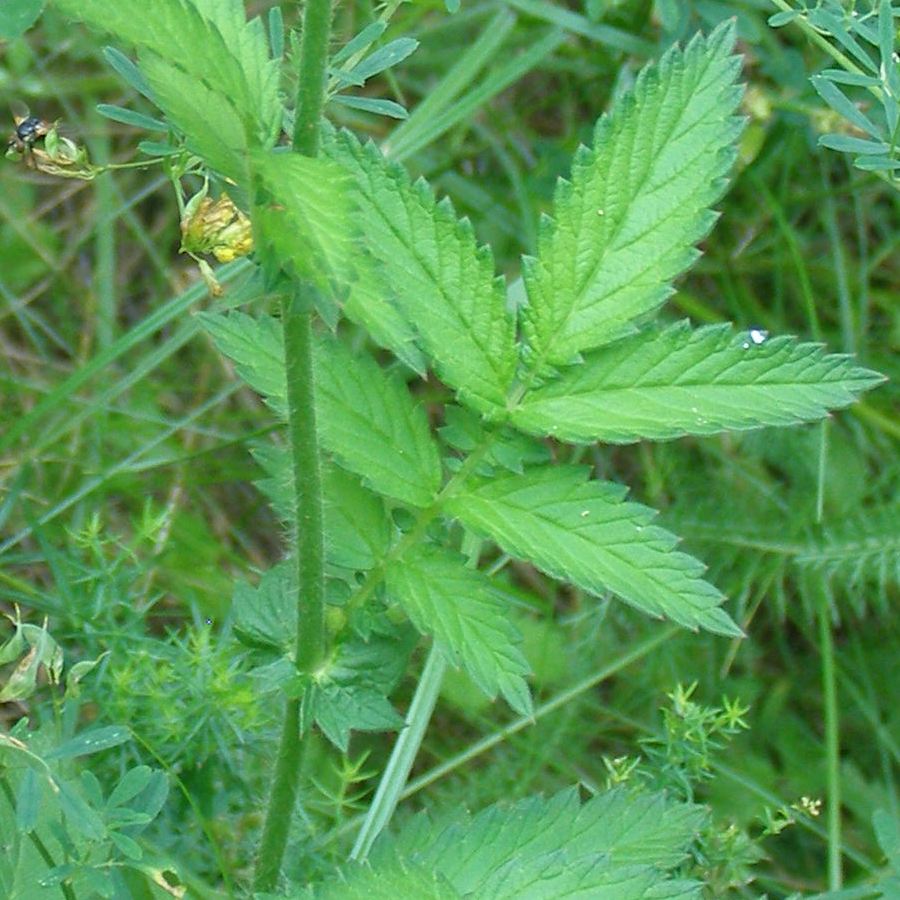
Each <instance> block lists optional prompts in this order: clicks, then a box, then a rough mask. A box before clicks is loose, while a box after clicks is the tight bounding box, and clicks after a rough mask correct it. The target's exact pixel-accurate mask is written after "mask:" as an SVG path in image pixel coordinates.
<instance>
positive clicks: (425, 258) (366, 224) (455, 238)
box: [325, 132, 516, 411]
mask: <svg viewBox="0 0 900 900" xmlns="http://www.w3.org/2000/svg"><path fill="white" fill-rule="evenodd" d="M325 152H326V154H327V155H328V156H329V157H330V158H331V159H333V160H335V161H337V162H339V163H340V164H341V165H342V166H343V167H344V168H345V169H346V171H347V172H349V173H350V175H351V176H352V178H353V179H354V183H355V186H356V191H355V199H356V201H357V204H358V206H359V212H360V217H361V228H362V230H363V232H364V234H365V237H366V242H367V247H368V249H369V250H370V252H371V253H372V255H373V256H374V257H375V258H376V259H377V260H378V261H379V263H380V265H381V266H382V271H383V274H384V276H385V283H386V284H387V285H388V286H389V287H390V289H391V300H392V301H393V303H394V304H395V305H396V307H397V308H398V309H399V310H400V312H401V313H402V314H403V316H404V318H405V319H406V320H407V321H408V322H409V323H410V325H412V326H413V327H414V328H415V330H416V331H417V333H418V335H419V337H420V345H421V347H422V349H423V350H424V351H425V352H426V353H427V354H428V356H429V357H430V358H431V359H432V360H433V361H434V366H435V369H436V371H437V373H438V375H440V377H441V378H442V379H443V380H444V381H445V382H447V384H449V385H450V386H451V387H453V388H455V389H456V390H457V391H458V392H459V395H460V397H461V399H463V400H464V401H465V402H467V403H469V404H470V405H472V406H473V407H475V408H476V409H478V410H479V411H490V410H495V409H497V408H498V407H502V406H503V404H504V403H505V399H506V393H507V389H508V387H509V385H510V383H511V381H512V377H513V373H514V371H515V366H516V349H515V333H514V323H513V319H512V317H511V316H510V315H509V313H508V312H507V310H506V295H505V291H504V287H503V280H502V279H501V278H497V277H496V275H495V272H494V261H493V256H492V255H491V252H490V250H489V249H488V248H486V247H479V246H478V245H477V243H476V241H475V236H474V233H473V231H472V226H471V225H470V224H469V222H468V221H467V220H465V219H463V220H459V219H457V218H456V215H455V213H454V211H453V207H452V206H451V204H450V203H449V201H447V200H444V201H442V202H441V203H436V202H435V199H434V196H433V195H432V193H431V191H430V189H429V188H428V185H426V184H425V182H424V181H417V182H415V183H412V182H411V181H410V179H409V176H408V175H407V174H406V172H404V171H403V169H401V168H400V167H399V166H396V165H392V164H389V163H387V162H386V161H385V160H384V158H383V157H382V156H381V154H380V153H379V152H378V150H377V148H376V147H375V146H374V145H373V144H367V145H365V146H364V145H362V144H360V143H359V141H357V140H356V138H355V137H353V136H352V135H350V134H348V133H347V132H341V133H339V134H338V135H336V136H335V137H333V138H332V139H330V140H328V141H327V146H326V151H325Z"/></svg>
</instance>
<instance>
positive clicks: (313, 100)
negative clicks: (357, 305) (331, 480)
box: [254, 0, 331, 891]
mask: <svg viewBox="0 0 900 900" xmlns="http://www.w3.org/2000/svg"><path fill="white" fill-rule="evenodd" d="M330 31H331V0H306V6H305V8H304V11H303V34H302V38H301V43H300V68H299V80H298V87H297V103H296V114H295V115H296V118H295V124H294V142H293V146H294V150H295V151H296V152H297V153H301V154H303V155H304V156H315V155H316V154H317V153H318V151H319V123H320V119H321V116H322V107H323V104H324V99H325V71H326V64H327V62H328V40H329V36H330ZM295 287H296V290H295V292H294V293H293V294H291V295H286V296H285V297H284V298H283V299H282V306H281V317H282V318H281V320H282V325H283V328H284V357H285V370H286V376H287V401H288V404H287V405H288V437H289V440H290V451H291V463H292V471H293V481H294V505H295V510H296V519H297V644H296V665H297V669H298V671H299V672H300V673H301V674H309V673H312V672H314V671H315V669H316V668H317V667H318V666H319V664H320V663H321V661H322V659H323V658H324V656H325V580H324V574H323V568H324V548H323V539H322V476H321V469H320V464H319V442H318V435H317V433H316V415H315V384H314V382H313V364H312V311H313V304H312V302H311V298H310V297H309V296H303V295H301V291H302V292H303V294H306V293H308V291H309V290H311V288H309V287H308V286H300V285H297V286H295ZM300 703H301V700H300V699H299V698H296V699H295V698H289V699H288V700H287V702H286V705H285V713H284V722H283V724H282V729H281V739H280V741H279V745H278V756H277V759H276V763H275V774H274V777H273V779H272V792H271V795H270V797H269V806H268V809H267V811H266V823H265V826H264V828H263V836H262V840H261V842H260V848H259V858H258V859H257V863H256V874H255V878H254V887H255V889H256V890H257V891H270V890H273V889H274V888H275V887H276V885H277V882H278V875H279V872H280V871H281V861H282V859H283V857H284V850H285V847H286V846H287V839H288V833H289V830H290V823H291V815H292V813H293V810H294V803H295V801H296V798H297V786H298V781H299V777H300V765H301V759H302V756H303V745H302V742H301V736H300Z"/></svg>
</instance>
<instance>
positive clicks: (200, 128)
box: [141, 52, 248, 184]
mask: <svg viewBox="0 0 900 900" xmlns="http://www.w3.org/2000/svg"><path fill="white" fill-rule="evenodd" d="M141 71H142V72H143V74H144V76H145V77H146V79H147V81H148V82H149V84H150V86H151V87H152V89H153V99H154V101H155V102H156V103H157V104H158V106H159V107H160V109H162V110H164V111H165V113H166V116H167V117H168V119H169V121H170V122H171V123H172V124H173V125H174V126H175V127H177V128H179V129H180V130H181V131H182V132H184V135H185V143H186V145H187V147H188V149H189V150H190V151H191V152H192V153H196V154H197V155H198V156H202V157H203V159H204V161H205V162H206V163H207V165H209V167H210V168H212V169H215V170H216V171H217V172H219V173H221V174H222V175H224V176H225V177H227V178H231V179H232V180H233V181H236V182H237V183H238V184H246V183H247V150H248V144H247V135H246V132H245V129H244V123H243V121H242V120H241V117H240V114H239V113H238V110H237V108H236V107H235V105H234V102H233V101H232V100H231V99H230V98H229V97H228V96H227V95H226V94H223V93H221V92H219V91H215V90H213V89H211V88H209V87H208V86H207V85H206V84H204V83H203V82H202V81H200V80H198V79H197V78H196V77H195V76H193V75H190V74H188V73H187V72H184V71H183V70H182V69H181V68H179V67H178V66H177V65H176V64H174V63H171V62H169V61H167V60H165V59H163V58H162V57H160V56H156V55H155V54H152V53H146V52H145V53H143V54H142V55H141Z"/></svg>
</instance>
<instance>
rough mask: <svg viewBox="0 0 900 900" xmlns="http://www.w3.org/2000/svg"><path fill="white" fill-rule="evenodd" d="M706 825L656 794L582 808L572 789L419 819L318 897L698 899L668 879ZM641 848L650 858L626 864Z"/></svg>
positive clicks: (620, 794)
mask: <svg viewBox="0 0 900 900" xmlns="http://www.w3.org/2000/svg"><path fill="white" fill-rule="evenodd" d="M703 817H704V813H703V811H702V810H701V809H700V808H699V807H696V806H688V805H681V804H674V803H672V802H671V801H669V800H667V799H666V798H665V796H664V795H662V794H651V795H645V796H641V795H637V796H636V795H634V794H633V793H629V792H626V791H624V790H614V791H609V792H606V793H603V794H599V795H597V796H596V797H594V798H592V799H591V800H589V801H588V802H586V803H584V804H582V803H580V801H579V799H578V794H577V791H575V790H574V789H570V790H565V791H562V792H560V793H559V794H556V795H555V796H553V797H549V798H545V797H528V798H526V799H524V800H519V801H518V802H516V803H514V804H505V803H499V804H496V805H494V806H491V807H488V808H487V809H485V810H482V811H481V812H479V813H477V814H475V815H472V814H471V813H469V812H468V811H466V810H463V809H458V810H453V811H451V812H449V813H445V814H443V815H442V816H440V817H439V818H436V817H432V816H430V815H429V814H427V813H420V814H419V815H418V816H416V817H415V818H414V819H412V820H411V821H410V822H408V823H407V824H406V826H405V827H404V829H403V830H402V831H401V833H400V834H399V835H398V836H397V837H396V838H386V839H384V840H383V841H382V842H381V844H380V845H379V846H378V847H376V848H375V850H374V852H373V854H372V856H371V857H370V861H369V862H370V864H369V865H367V866H365V867H362V866H357V867H350V868H348V869H347V870H346V873H345V874H346V877H347V884H344V883H341V885H340V887H341V891H340V892H337V891H335V890H333V889H331V888H330V887H326V888H324V889H323V890H322V891H321V892H319V893H316V894H315V896H316V897H320V898H330V897H334V898H337V897H341V898H343V897H360V898H362V897H372V896H374V897H388V896H396V897H411V896H415V897H417V898H418V897H446V896H449V897H491V898H510V900H513V898H515V900H518V898H535V900H538V898H546V897H597V898H602V900H641V898H647V900H649V898H651V897H652V898H656V900H659V898H663V897H666V898H681V900H688V898H698V897H699V896H700V886H699V885H698V884H697V883H695V882H689V881H681V880H672V879H670V878H668V877H667V874H666V871H665V870H666V869H667V868H671V867H673V866H674V865H675V864H677V862H678V861H679V860H680V859H682V858H683V857H684V855H685V851H686V849H687V847H688V846H689V844H690V842H691V839H692V838H693V836H694V834H695V831H696V829H697V827H698V826H699V824H700V823H701V821H702V819H703ZM642 843H644V844H646V846H647V847H648V850H647V852H646V853H644V854H643V856H642V857H641V861H640V863H639V864H637V863H632V862H631V859H632V858H634V857H635V856H637V855H638V854H639V852H640V850H639V848H640V845H641V844H642ZM425 873H430V875H431V877H432V878H433V879H434V882H433V884H428V883H427V882H426V881H425V880H424V875H425ZM348 888H349V890H348ZM412 889H415V890H420V891H425V892H424V893H410V890H412ZM367 890H368V891H371V892H372V893H371V894H369V893H366V891H367ZM388 890H393V891H394V893H393V895H391V894H388V893H386V891H388Z"/></svg>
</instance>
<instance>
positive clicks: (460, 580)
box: [385, 546, 531, 715]
mask: <svg viewBox="0 0 900 900" xmlns="http://www.w3.org/2000/svg"><path fill="white" fill-rule="evenodd" d="M385 581H386V586H387V591H388V593H389V594H390V596H392V597H393V598H394V599H396V600H397V601H398V602H399V603H400V605H401V606H402V607H403V609H404V610H405V611H406V613H407V615H408V616H409V618H410V619H411V620H412V623H413V625H415V626H416V628H417V629H418V630H419V631H421V632H423V633H424V634H429V635H432V636H433V637H434V640H435V641H436V642H437V644H438V646H439V647H440V648H441V650H442V652H443V653H444V655H445V656H446V657H447V659H448V661H449V662H450V663H451V664H453V665H456V666H460V665H461V666H462V667H463V668H464V669H465V670H466V672H468V674H469V675H470V676H471V677H472V680H473V681H474V682H475V683H476V684H477V685H478V686H479V687H480V688H481V689H482V690H483V691H484V692H485V693H486V694H487V695H488V696H490V697H496V696H497V693H498V692H499V693H501V694H502V695H503V696H504V698H505V699H506V700H507V702H508V703H509V704H510V706H512V707H513V709H515V710H516V711H517V712H520V713H522V714H523V715H529V714H530V713H531V695H530V694H529V691H528V686H527V685H526V683H525V678H524V676H525V675H526V674H527V673H528V671H529V669H528V663H527V661H526V659H525V657H524V656H523V655H522V651H521V649H520V647H519V645H520V643H521V635H519V633H518V631H517V630H516V627H515V625H514V624H513V623H512V622H511V621H510V618H509V614H508V612H507V610H506V607H505V604H504V601H503V600H502V599H501V597H500V596H499V595H498V594H497V593H496V592H495V591H494V589H493V587H492V585H491V583H490V581H489V580H488V578H487V577H486V576H485V575H483V574H482V573H481V572H478V571H477V570H475V569H470V568H467V567H466V565H465V561H464V559H463V558H462V557H461V556H459V555H458V554H456V553H453V552H451V551H450V550H445V549H443V548H440V547H435V546H420V547H418V548H417V549H415V550H413V551H411V552H409V553H407V554H405V555H404V557H403V558H402V559H401V560H400V561H398V562H396V563H395V564H393V565H391V566H389V568H388V570H387V574H386V576H385Z"/></svg>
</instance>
